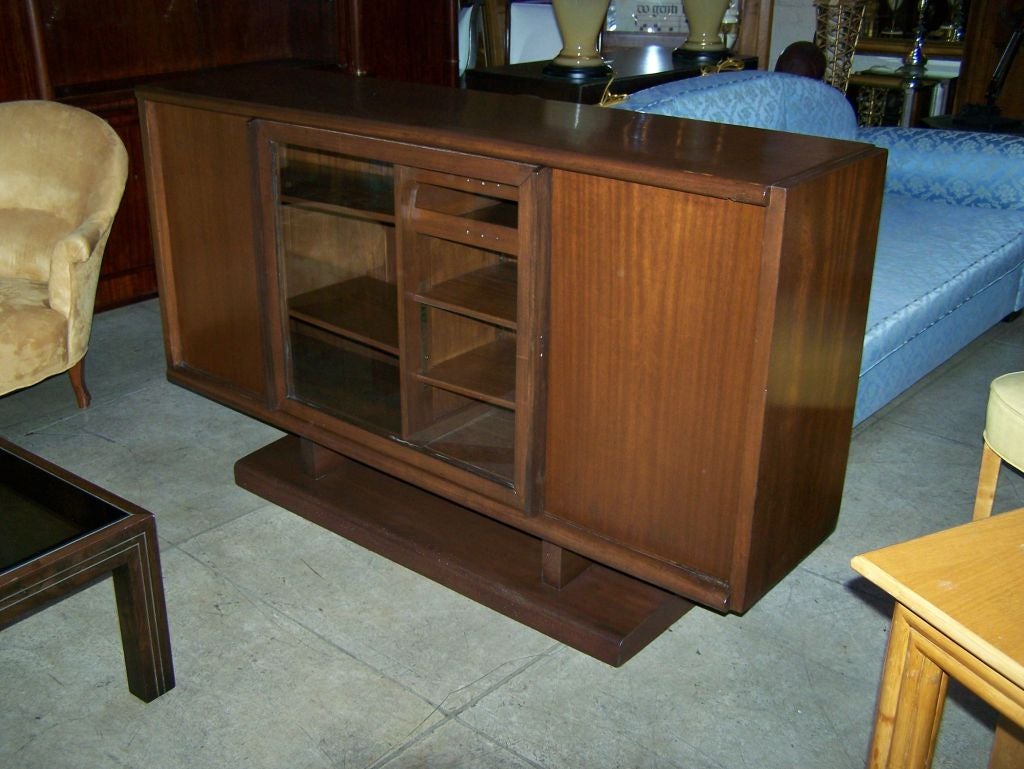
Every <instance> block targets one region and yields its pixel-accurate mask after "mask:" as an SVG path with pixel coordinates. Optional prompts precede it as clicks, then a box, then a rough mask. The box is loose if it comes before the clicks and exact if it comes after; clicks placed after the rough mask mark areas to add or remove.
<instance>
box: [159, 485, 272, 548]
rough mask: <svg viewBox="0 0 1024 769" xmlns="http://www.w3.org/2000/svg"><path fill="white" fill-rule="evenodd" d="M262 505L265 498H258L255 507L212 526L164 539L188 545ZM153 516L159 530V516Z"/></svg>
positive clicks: (264, 502) (261, 507)
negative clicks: (179, 537) (181, 536)
mask: <svg viewBox="0 0 1024 769" xmlns="http://www.w3.org/2000/svg"><path fill="white" fill-rule="evenodd" d="M264 507H266V500H262V499H260V500H258V504H257V505H256V507H253V508H252V509H250V510H245V511H243V512H240V513H238V514H237V515H233V516H231V517H230V518H225V519H224V520H222V521H218V522H217V523H215V524H213V525H212V526H210V527H208V528H205V529H203V530H202V531H195V532H191V533H190V534H188V535H187V536H186V537H185V538H184V539H181V540H172V539H170V538H169V537H165V539H166V540H167V541H168V542H173V543H174V545H175V546H178V547H181V546H184V545H189V544H192V543H193V542H194V541H195V540H197V539H199V537H205V536H206V535H208V534H212V533H213V532H215V531H219V530H220V529H222V528H224V527H225V526H228V525H231V524H235V523H238V521H240V520H242V519H243V518H245V517H246V516H249V515H253V514H254V513H258V512H259V511H260V510H262V509H263V508H264ZM154 517H155V518H156V524H157V531H159V530H160V516H159V515H155V516H154ZM190 555H191V553H190Z"/></svg>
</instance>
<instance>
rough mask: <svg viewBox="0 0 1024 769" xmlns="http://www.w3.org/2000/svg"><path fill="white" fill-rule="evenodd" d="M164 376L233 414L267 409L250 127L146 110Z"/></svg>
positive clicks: (184, 112) (167, 107)
mask: <svg viewBox="0 0 1024 769" xmlns="http://www.w3.org/2000/svg"><path fill="white" fill-rule="evenodd" d="M141 114H142V124H143V136H144V150H145V152H146V168H147V174H148V189H149V199H150V203H151V220H152V225H153V229H154V240H155V245H156V252H157V276H158V281H159V288H160V293H161V294H162V307H163V311H164V334H165V341H166V348H167V357H168V372H169V376H170V377H171V378H172V379H174V380H175V381H178V382H180V383H181V384H185V385H187V386H189V387H191V388H193V389H197V390H201V391H202V392H204V393H205V394H209V395H213V396H215V397H217V398H218V399H219V400H222V401H225V402H227V403H230V404H232V405H240V404H242V405H251V403H252V402H256V403H259V404H262V403H264V402H265V401H266V400H267V383H266V381H267V367H266V360H265V354H264V350H265V345H264V339H263V318H262V311H261V302H262V298H263V297H262V290H261V287H262V279H261V264H260V260H259V258H258V251H257V248H256V240H255V239H256V230H255V223H254V219H253V198H252V195H253V190H254V189H255V183H256V180H255V175H254V174H253V172H252V160H251V154H250V144H249V134H248V124H249V121H248V120H247V119H246V118H245V117H241V116H238V115H233V114H227V113H219V112H211V111H207V110H203V109H193V108H190V107H183V106H177V105H173V104H164V103H159V102H146V101H144V102H143V103H142V111H141Z"/></svg>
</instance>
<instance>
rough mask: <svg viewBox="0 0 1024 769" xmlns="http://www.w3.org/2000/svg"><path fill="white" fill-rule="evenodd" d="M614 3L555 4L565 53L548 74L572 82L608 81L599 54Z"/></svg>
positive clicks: (568, 0)
mask: <svg viewBox="0 0 1024 769" xmlns="http://www.w3.org/2000/svg"><path fill="white" fill-rule="evenodd" d="M609 2H610V0H551V5H552V6H553V7H554V10H555V21H556V22H557V23H558V31H559V33H561V35H562V50H561V52H560V53H559V54H558V56H556V57H555V58H554V59H552V60H551V61H550V62H549V63H548V64H547V65H546V66H545V67H544V74H545V75H550V76H552V77H564V78H569V79H571V80H587V79H589V78H595V77H601V78H605V77H608V75H610V74H611V71H612V68H611V67H609V66H608V64H607V63H606V62H605V60H604V59H602V58H601V54H600V53H599V52H598V50H597V40H598V37H599V36H600V34H601V29H602V28H603V27H604V22H605V18H606V16H607V14H608V4H609Z"/></svg>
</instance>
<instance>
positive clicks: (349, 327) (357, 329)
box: [288, 276, 398, 356]
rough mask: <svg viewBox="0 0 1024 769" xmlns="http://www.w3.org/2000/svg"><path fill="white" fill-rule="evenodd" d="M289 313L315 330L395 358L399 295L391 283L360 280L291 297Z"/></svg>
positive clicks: (336, 284)
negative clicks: (341, 337)
mask: <svg viewBox="0 0 1024 769" xmlns="http://www.w3.org/2000/svg"><path fill="white" fill-rule="evenodd" d="M288 313H289V315H290V316H291V317H292V318H295V319H296V320H301V321H304V322H306V323H309V324H311V325H314V326H316V327H317V328H322V329H324V330H325V331H330V332H332V333H335V334H338V335H339V336H343V337H345V338H346V339H352V340H354V341H356V342H360V343H361V344H365V345H368V346H370V347H372V348H374V349H376V350H380V351H382V352H386V353H388V354H390V355H395V356H397V355H398V295H397V289H396V288H395V286H394V285H393V284H391V283H387V282H385V281H383V280H378V279H377V278H371V277H369V276H362V277H358V278H353V279H352V280H346V281H344V282H343V283H335V284H332V285H330V286H324V287H323V288H318V289H315V290H313V291H309V292H307V293H305V294H300V295H298V296H296V297H292V299H291V300H289V302H288Z"/></svg>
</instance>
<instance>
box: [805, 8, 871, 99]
mask: <svg viewBox="0 0 1024 769" xmlns="http://www.w3.org/2000/svg"><path fill="white" fill-rule="evenodd" d="M866 4H867V3H866V1H865V0H834V1H833V2H829V1H828V0H819V2H816V3H815V4H814V12H815V21H816V24H815V32H814V43H815V45H817V46H818V47H819V48H820V49H821V50H822V51H824V52H825V78H824V80H825V82H826V83H828V84H829V85H832V86H835V87H836V88H838V89H839V90H840V91H842V92H843V93H846V86H847V85H848V84H849V82H850V67H851V66H852V64H853V54H854V51H855V50H856V48H857V38H858V36H859V35H860V27H861V24H862V23H863V22H864V7H865V5H866Z"/></svg>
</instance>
